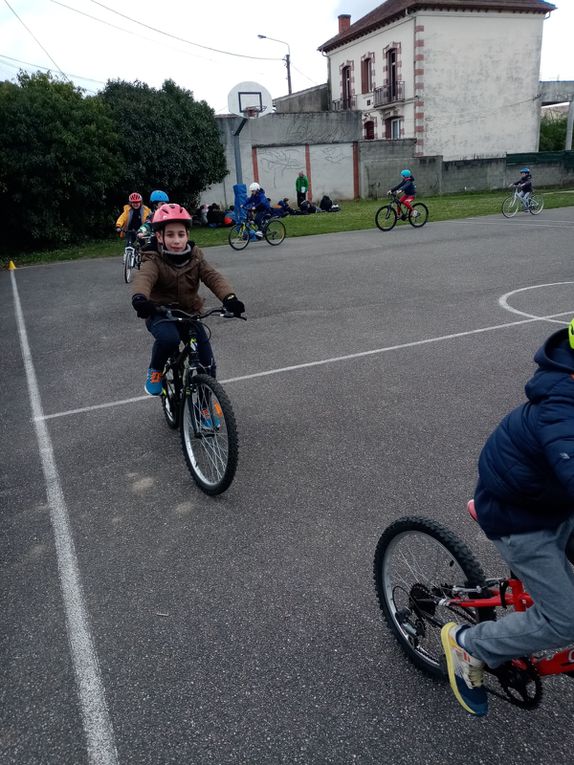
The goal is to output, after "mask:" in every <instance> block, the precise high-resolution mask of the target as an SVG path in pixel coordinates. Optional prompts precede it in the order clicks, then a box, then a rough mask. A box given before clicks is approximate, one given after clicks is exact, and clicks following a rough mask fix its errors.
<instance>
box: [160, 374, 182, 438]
mask: <svg viewBox="0 0 574 765" xmlns="http://www.w3.org/2000/svg"><path fill="white" fill-rule="evenodd" d="M180 405H181V381H180V380H179V371H178V370H177V369H174V368H173V367H172V366H171V365H170V364H168V365H167V366H166V367H165V369H164V374H163V379H162V391H161V407H162V409H163V414H164V417H165V421H166V422H167V425H168V427H169V428H171V429H172V430H177V428H178V427H179V418H180Z"/></svg>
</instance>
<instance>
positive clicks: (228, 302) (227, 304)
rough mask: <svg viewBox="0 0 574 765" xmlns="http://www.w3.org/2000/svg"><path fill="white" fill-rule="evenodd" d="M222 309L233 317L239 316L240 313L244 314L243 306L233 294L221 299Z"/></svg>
mask: <svg viewBox="0 0 574 765" xmlns="http://www.w3.org/2000/svg"><path fill="white" fill-rule="evenodd" d="M223 307H224V308H225V310H226V311H229V313H232V314H233V315H234V316H241V314H242V313H245V306H244V305H243V303H242V302H241V300H238V298H237V296H236V295H234V294H233V293H231V295H227V297H224V298H223Z"/></svg>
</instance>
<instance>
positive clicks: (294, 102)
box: [273, 83, 330, 114]
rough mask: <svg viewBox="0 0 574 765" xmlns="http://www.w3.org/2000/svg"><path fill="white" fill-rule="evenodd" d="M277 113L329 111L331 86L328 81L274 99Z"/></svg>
mask: <svg viewBox="0 0 574 765" xmlns="http://www.w3.org/2000/svg"><path fill="white" fill-rule="evenodd" d="M273 106H274V107H275V113H276V114H301V113H305V112H328V111H329V109H330V104H329V86H328V85H327V83H324V84H323V85H317V86H315V87H314V88H307V89H306V90H300V91H298V92H297V93H293V94H292V95H290V96H281V97H280V98H274V99H273Z"/></svg>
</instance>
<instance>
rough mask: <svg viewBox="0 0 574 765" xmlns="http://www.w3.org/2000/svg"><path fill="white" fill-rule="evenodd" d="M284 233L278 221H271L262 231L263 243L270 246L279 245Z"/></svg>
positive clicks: (282, 225)
mask: <svg viewBox="0 0 574 765" xmlns="http://www.w3.org/2000/svg"><path fill="white" fill-rule="evenodd" d="M286 233H287V232H286V230H285V225H284V224H283V223H281V221H280V220H273V219H271V220H270V221H269V223H267V224H266V225H265V227H264V229H263V236H264V237H265V241H266V242H268V243H269V244H272V245H276V244H281V242H282V241H283V240H284V239H285V234H286Z"/></svg>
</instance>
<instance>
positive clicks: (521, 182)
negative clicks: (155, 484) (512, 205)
mask: <svg viewBox="0 0 574 765" xmlns="http://www.w3.org/2000/svg"><path fill="white" fill-rule="evenodd" d="M511 188H516V189H517V192H516V193H517V194H518V196H519V197H520V201H521V202H522V207H523V208H524V209H525V210H528V203H529V200H530V197H531V196H532V175H531V174H530V168H528V167H523V168H522V170H521V171H520V178H519V179H518V180H517V181H515V182H514V183H512V184H511Z"/></svg>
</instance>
